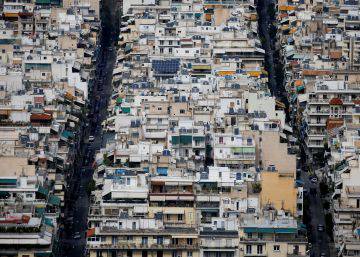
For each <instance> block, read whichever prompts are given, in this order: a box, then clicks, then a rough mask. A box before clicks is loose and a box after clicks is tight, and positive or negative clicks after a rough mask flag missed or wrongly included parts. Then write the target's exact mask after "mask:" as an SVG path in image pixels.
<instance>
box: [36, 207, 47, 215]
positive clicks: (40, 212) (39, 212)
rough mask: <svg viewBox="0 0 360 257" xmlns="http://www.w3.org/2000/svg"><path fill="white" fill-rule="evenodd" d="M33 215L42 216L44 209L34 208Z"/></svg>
mask: <svg viewBox="0 0 360 257" xmlns="http://www.w3.org/2000/svg"><path fill="white" fill-rule="evenodd" d="M35 213H36V214H39V215H40V216H41V215H43V214H44V213H45V208H38V207H36V208H35Z"/></svg>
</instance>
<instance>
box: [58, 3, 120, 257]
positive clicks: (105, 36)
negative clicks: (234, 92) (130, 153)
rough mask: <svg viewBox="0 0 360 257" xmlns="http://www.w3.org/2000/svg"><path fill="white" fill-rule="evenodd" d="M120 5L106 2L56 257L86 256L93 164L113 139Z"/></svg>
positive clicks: (103, 6)
mask: <svg viewBox="0 0 360 257" xmlns="http://www.w3.org/2000/svg"><path fill="white" fill-rule="evenodd" d="M116 6H117V1H116V0H105V1H102V12H101V13H102V22H101V24H102V30H101V40H100V44H101V45H100V46H99V47H100V49H99V50H100V51H99V54H98V56H97V62H96V77H95V79H94V83H93V84H92V87H91V88H90V87H89V114H88V118H87V120H85V121H84V124H83V133H82V136H83V138H82V140H81V141H82V144H81V148H80V154H78V156H77V157H76V159H75V162H74V174H73V176H72V178H70V181H67V183H68V185H69V187H68V188H67V191H66V192H65V217H64V219H63V222H62V224H61V228H60V231H59V245H58V249H56V250H55V251H54V252H55V253H56V254H55V255H56V256H63V257H80V256H85V246H86V231H87V214H88V209H89V196H88V192H87V191H88V185H89V182H90V181H91V180H92V174H93V169H92V165H93V162H94V157H95V154H96V152H97V151H98V150H99V149H100V148H101V147H102V146H104V145H105V143H106V142H105V141H106V138H109V137H110V136H108V135H106V134H104V133H103V132H102V127H101V123H102V121H103V120H104V119H106V118H107V114H108V113H107V105H108V100H109V99H110V96H111V93H112V83H111V81H112V71H113V66H114V63H115V60H116V50H115V45H114V44H115V39H116V38H117V35H116V29H115V28H114V27H115V26H116V25H115V24H116V22H115V16H116ZM89 136H94V141H93V142H89V140H88V139H89ZM78 235H80V236H78Z"/></svg>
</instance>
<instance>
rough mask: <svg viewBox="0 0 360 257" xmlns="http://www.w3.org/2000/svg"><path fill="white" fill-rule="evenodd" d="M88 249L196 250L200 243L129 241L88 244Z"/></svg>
mask: <svg viewBox="0 0 360 257" xmlns="http://www.w3.org/2000/svg"><path fill="white" fill-rule="evenodd" d="M87 248H88V249H117V250H129V249H132V250H133V249H141V250H177V249H179V250H187V249H189V250H196V249H198V248H199V245H198V244H192V245H188V244H181V245H180V244H135V243H129V242H127V241H124V242H118V243H115V244H96V245H89V244H88V245H87Z"/></svg>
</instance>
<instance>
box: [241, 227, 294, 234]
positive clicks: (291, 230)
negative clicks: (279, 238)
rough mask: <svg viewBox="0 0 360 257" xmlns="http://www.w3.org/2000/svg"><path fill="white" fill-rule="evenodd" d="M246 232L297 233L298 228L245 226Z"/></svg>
mask: <svg viewBox="0 0 360 257" xmlns="http://www.w3.org/2000/svg"><path fill="white" fill-rule="evenodd" d="M244 232H245V233H272V234H273V233H275V234H295V233H297V228H260V227H252V228H244Z"/></svg>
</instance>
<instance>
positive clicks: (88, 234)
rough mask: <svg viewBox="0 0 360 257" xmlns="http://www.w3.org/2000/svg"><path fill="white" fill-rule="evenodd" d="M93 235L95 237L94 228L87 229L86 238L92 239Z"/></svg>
mask: <svg viewBox="0 0 360 257" xmlns="http://www.w3.org/2000/svg"><path fill="white" fill-rule="evenodd" d="M93 235H95V228H89V229H88V230H87V231H86V237H92V236H93Z"/></svg>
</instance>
